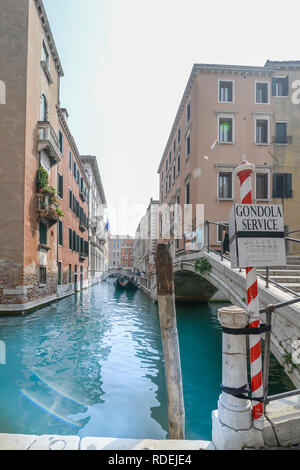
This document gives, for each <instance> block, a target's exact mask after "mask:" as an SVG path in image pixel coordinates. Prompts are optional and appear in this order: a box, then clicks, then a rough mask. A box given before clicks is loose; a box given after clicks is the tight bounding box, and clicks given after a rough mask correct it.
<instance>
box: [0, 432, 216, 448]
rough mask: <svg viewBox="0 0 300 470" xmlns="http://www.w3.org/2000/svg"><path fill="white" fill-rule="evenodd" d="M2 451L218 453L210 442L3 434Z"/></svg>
mask: <svg viewBox="0 0 300 470" xmlns="http://www.w3.org/2000/svg"><path fill="white" fill-rule="evenodd" d="M1 450H214V446H213V444H212V443H211V442H210V441H171V440H165V441H157V440H151V439H144V440H143V439H115V438H107V437H84V438H82V439H80V437H78V436H46V435H45V436H29V435H23V434H0V451H1Z"/></svg>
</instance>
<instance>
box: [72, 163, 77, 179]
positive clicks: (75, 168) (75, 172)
mask: <svg viewBox="0 0 300 470" xmlns="http://www.w3.org/2000/svg"><path fill="white" fill-rule="evenodd" d="M73 176H74V178H75V179H76V176H77V165H76V162H73Z"/></svg>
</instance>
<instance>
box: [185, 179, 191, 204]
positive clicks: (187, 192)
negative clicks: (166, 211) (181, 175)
mask: <svg viewBox="0 0 300 470" xmlns="http://www.w3.org/2000/svg"><path fill="white" fill-rule="evenodd" d="M190 190H191V187H190V183H187V184H186V186H185V203H186V204H190V201H191V193H190Z"/></svg>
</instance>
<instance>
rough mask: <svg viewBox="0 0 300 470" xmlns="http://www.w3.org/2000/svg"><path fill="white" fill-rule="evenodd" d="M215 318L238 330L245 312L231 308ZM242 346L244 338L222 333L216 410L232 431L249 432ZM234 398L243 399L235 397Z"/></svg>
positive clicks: (244, 323) (248, 410) (222, 311)
mask: <svg viewBox="0 0 300 470" xmlns="http://www.w3.org/2000/svg"><path fill="white" fill-rule="evenodd" d="M218 319H219V322H220V323H221V325H222V327H223V329H224V328H229V329H232V330H234V329H240V328H245V327H246V326H247V324H248V313H247V312H246V311H245V310H244V309H242V308H239V307H235V306H233V305H231V306H230V307H223V308H221V309H220V310H219V311H218ZM225 331H226V330H225ZM246 347H247V346H246V336H245V335H235V334H228V333H224V331H223V334H222V386H223V391H222V394H221V396H220V398H219V406H218V410H219V417H220V420H221V421H222V423H223V424H225V425H226V426H229V427H230V428H232V429H235V430H236V431H238V430H240V429H250V428H251V425H252V417H251V401H250V400H248V399H247V397H248V393H247V392H248V391H249V389H248V377H247V349H246ZM226 390H227V392H226ZM228 392H231V393H232V394H231V393H228ZM238 396H244V397H245V398H238Z"/></svg>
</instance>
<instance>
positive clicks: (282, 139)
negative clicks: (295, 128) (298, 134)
mask: <svg viewBox="0 0 300 470" xmlns="http://www.w3.org/2000/svg"><path fill="white" fill-rule="evenodd" d="M272 143H273V144H281V145H282V144H285V145H288V144H292V143H293V136H292V135H286V136H279V135H275V136H274V137H273V138H272Z"/></svg>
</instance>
